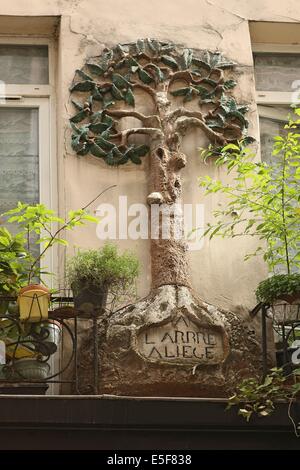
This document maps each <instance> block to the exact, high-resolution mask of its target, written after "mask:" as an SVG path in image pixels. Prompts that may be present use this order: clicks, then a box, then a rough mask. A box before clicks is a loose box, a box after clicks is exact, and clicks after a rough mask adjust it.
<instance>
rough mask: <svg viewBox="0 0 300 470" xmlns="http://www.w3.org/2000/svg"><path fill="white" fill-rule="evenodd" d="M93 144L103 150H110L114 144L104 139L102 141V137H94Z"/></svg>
mask: <svg viewBox="0 0 300 470" xmlns="http://www.w3.org/2000/svg"><path fill="white" fill-rule="evenodd" d="M95 142H96V144H97V145H99V146H100V147H102V148H103V149H104V150H111V149H113V148H114V147H115V144H112V143H111V142H109V141H108V140H106V139H103V137H96V138H95Z"/></svg>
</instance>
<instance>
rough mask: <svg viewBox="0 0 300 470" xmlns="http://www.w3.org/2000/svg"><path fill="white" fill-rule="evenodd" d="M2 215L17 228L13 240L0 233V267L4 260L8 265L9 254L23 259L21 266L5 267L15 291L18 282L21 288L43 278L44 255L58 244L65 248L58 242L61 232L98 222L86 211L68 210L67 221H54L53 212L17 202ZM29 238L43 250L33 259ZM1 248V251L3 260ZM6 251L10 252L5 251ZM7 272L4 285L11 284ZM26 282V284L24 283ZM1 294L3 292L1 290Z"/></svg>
mask: <svg viewBox="0 0 300 470" xmlns="http://www.w3.org/2000/svg"><path fill="white" fill-rule="evenodd" d="M2 215H3V216H6V217H8V222H9V223H14V224H17V225H18V235H17V236H16V237H12V236H11V235H10V233H9V232H8V230H6V229H1V230H2V232H1V233H2V237H0V256H1V258H0V266H1V261H2V260H3V262H4V263H5V260H6V262H8V260H7V256H9V253H10V252H11V254H12V255H13V256H14V257H15V258H17V257H18V256H19V254H20V253H22V255H23V259H22V263H19V264H16V260H15V259H14V258H12V260H11V262H10V264H9V267H8V268H11V269H12V270H15V271H16V272H15V275H16V279H15V282H16V283H17V284H16V286H15V287H18V286H19V287H20V281H21V280H22V282H23V285H25V284H26V283H30V282H31V280H32V279H33V278H34V277H40V275H41V274H45V272H44V268H43V267H41V266H40V261H41V260H42V259H43V258H44V256H45V253H46V251H47V250H48V249H49V248H51V247H52V246H54V245H58V244H60V245H67V241H66V240H64V239H63V238H61V233H62V231H63V230H72V229H74V228H75V227H78V226H82V225H84V224H85V222H98V219H96V218H95V217H92V216H91V215H89V214H88V213H87V211H86V210H85V209H78V210H75V211H74V210H71V211H69V213H68V217H67V218H66V219H62V218H61V217H57V215H56V214H55V212H54V211H53V210H51V209H48V208H47V207H46V206H45V205H44V204H35V205H33V206H31V205H29V204H24V203H22V202H19V203H18V205H17V207H15V208H13V209H11V210H9V211H7V212H5V213H4V214H2ZM32 234H35V235H36V236H37V240H36V242H35V243H37V244H40V245H41V247H42V248H41V252H40V254H39V255H38V256H37V257H34V256H33V254H32V252H31V249H30V243H31V235H32ZM1 240H2V245H1ZM25 240H26V244H25ZM1 246H2V247H3V252H4V254H3V256H2V253H1ZM5 246H6V248H5ZM25 246H26V249H25ZM8 248H9V250H10V251H8ZM8 268H7V270H6V271H5V270H3V276H4V278H6V279H7V283H9V282H10V278H11V275H10V274H9V269H8ZM12 274H14V273H12ZM6 276H7V277H6ZM13 279H14V278H13ZM25 279H26V281H27V282H26V283H24V281H25ZM0 282H1V281H0ZM4 290H6V289H5V288H4ZM14 290H15V288H14Z"/></svg>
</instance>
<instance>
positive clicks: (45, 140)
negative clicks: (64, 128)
mask: <svg viewBox="0 0 300 470" xmlns="http://www.w3.org/2000/svg"><path fill="white" fill-rule="evenodd" d="M0 44H15V45H22V46H24V45H32V46H34V45H36V46H37V45H47V46H48V69H49V84H48V85H40V84H36V85H34V84H30V85H28V84H24V85H22V84H18V85H14V84H7V85H5V94H4V95H3V93H2V91H3V90H1V95H0V107H20V108H26V107H28V108H38V110H39V134H38V136H39V200H40V203H43V204H45V205H46V206H47V207H49V208H51V209H53V210H54V211H56V212H57V210H58V194H57V189H58V184H57V179H58V175H57V151H56V142H57V140H56V136H57V133H56V132H57V129H56V95H55V76H56V67H55V64H56V61H55V58H56V50H55V41H54V40H53V39H48V38H38V37H23V36H17V37H6V36H0ZM43 264H44V265H45V266H47V268H48V271H49V272H52V273H56V274H58V266H59V263H58V250H57V248H56V247H53V248H52V249H51V250H49V251H48V252H47V254H46V256H45V258H44V262H43ZM43 278H44V280H45V282H46V284H47V285H48V286H49V287H51V288H52V287H54V286H53V282H54V280H53V276H47V278H46V276H43ZM59 363H60V353H59V352H57V353H56V354H54V355H53V356H51V357H50V366H51V369H52V370H53V371H54V370H56V369H59V367H60V366H59ZM55 393H58V386H57V385H56V384H50V387H49V390H48V394H50V395H53V394H55Z"/></svg>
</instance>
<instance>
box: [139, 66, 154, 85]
mask: <svg viewBox="0 0 300 470" xmlns="http://www.w3.org/2000/svg"><path fill="white" fill-rule="evenodd" d="M138 74H139V78H140V80H141V81H142V82H143V83H147V84H148V83H151V82H152V81H153V78H152V77H151V75H149V73H148V72H146V71H145V70H143V69H141V68H140V69H139V70H138Z"/></svg>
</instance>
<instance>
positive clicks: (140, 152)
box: [134, 145, 150, 157]
mask: <svg viewBox="0 0 300 470" xmlns="http://www.w3.org/2000/svg"><path fill="white" fill-rule="evenodd" d="M149 150H150V148H149V146H148V145H139V146H138V147H135V148H134V152H135V154H136V155H137V156H139V157H144V156H145V155H147V153H148V152H149Z"/></svg>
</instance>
